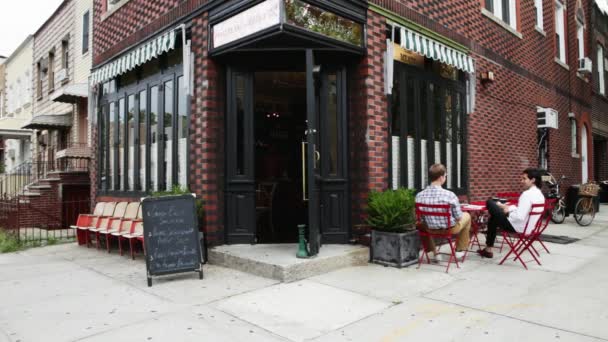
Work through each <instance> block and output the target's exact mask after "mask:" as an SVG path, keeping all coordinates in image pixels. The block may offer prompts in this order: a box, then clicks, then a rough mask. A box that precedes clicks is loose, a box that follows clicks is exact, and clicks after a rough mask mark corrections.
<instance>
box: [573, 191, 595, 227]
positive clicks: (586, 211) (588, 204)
mask: <svg viewBox="0 0 608 342" xmlns="http://www.w3.org/2000/svg"><path fill="white" fill-rule="evenodd" d="M594 217H595V208H594V207H593V198H591V197H585V198H581V199H579V200H578V201H577V202H576V207H574V219H575V220H576V223H578V224H579V225H581V226H588V225H590V224H591V222H593V218H594Z"/></svg>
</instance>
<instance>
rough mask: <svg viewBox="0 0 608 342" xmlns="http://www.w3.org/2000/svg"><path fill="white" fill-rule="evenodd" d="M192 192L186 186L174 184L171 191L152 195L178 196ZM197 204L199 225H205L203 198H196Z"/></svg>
mask: <svg viewBox="0 0 608 342" xmlns="http://www.w3.org/2000/svg"><path fill="white" fill-rule="evenodd" d="M190 194H192V192H191V191H190V190H189V189H188V188H186V187H182V186H179V185H174V186H173V188H171V190H169V191H157V192H153V193H152V197H160V196H176V195H190ZM194 203H195V205H196V216H197V218H198V225H199V227H202V226H203V222H205V206H204V205H203V204H204V202H203V200H202V199H200V198H197V199H195V202H194Z"/></svg>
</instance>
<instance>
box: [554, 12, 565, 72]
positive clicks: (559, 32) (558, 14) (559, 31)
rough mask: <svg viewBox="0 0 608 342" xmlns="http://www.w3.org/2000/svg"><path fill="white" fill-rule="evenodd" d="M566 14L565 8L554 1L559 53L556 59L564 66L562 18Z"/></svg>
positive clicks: (563, 24)
mask: <svg viewBox="0 0 608 342" xmlns="http://www.w3.org/2000/svg"><path fill="white" fill-rule="evenodd" d="M565 13H566V6H565V5H564V4H562V3H561V1H559V0H556V1H555V33H556V35H557V36H558V38H557V39H558V41H559V51H557V53H558V55H557V56H556V58H557V59H558V60H559V61H560V62H562V63H564V64H566V26H565V22H564V18H565V17H566V16H565Z"/></svg>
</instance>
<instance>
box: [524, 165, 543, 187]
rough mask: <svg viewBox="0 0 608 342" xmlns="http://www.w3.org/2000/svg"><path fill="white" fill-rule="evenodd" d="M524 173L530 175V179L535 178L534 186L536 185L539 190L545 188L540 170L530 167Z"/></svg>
mask: <svg viewBox="0 0 608 342" xmlns="http://www.w3.org/2000/svg"><path fill="white" fill-rule="evenodd" d="M523 173H525V174H526V175H528V178H529V179H532V178H534V184H535V185H536V187H537V188H539V189H540V188H541V187H542V186H543V179H542V177H541V175H542V173H541V172H540V170H539V169H535V168H533V167H529V168H527V169H525V170H524V172H523Z"/></svg>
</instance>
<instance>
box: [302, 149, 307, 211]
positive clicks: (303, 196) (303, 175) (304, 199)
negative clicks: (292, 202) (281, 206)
mask: <svg viewBox="0 0 608 342" xmlns="http://www.w3.org/2000/svg"><path fill="white" fill-rule="evenodd" d="M307 146H308V143H307V142H306V141H302V201H304V202H306V201H308V196H307V195H308V194H307V193H306V147H307Z"/></svg>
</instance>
